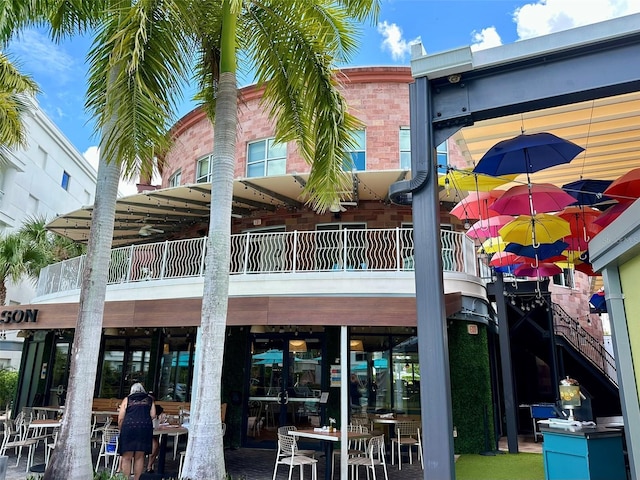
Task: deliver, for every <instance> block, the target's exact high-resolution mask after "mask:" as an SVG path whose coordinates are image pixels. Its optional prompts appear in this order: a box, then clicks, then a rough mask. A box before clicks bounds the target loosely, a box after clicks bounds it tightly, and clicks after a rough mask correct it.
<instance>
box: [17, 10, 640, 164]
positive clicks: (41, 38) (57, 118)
mask: <svg viewBox="0 0 640 480" xmlns="http://www.w3.org/2000/svg"><path fill="white" fill-rule="evenodd" d="M381 5H382V8H381V13H380V16H379V19H378V23H377V24H376V25H366V26H363V27H362V29H363V35H362V37H361V46H360V50H359V53H358V54H357V55H356V56H355V57H354V58H353V60H352V62H350V64H349V66H371V65H407V66H408V65H409V60H410V55H409V49H410V45H411V44H412V43H413V42H415V41H417V40H419V41H421V42H422V44H423V46H424V48H425V50H426V51H427V53H438V52H442V51H445V50H450V49H453V48H457V47H462V46H467V45H473V48H475V49H480V48H490V47H493V46H497V45H501V44H506V43H513V42H515V41H518V40H520V39H525V38H531V37H535V36H539V35H544V34H547V33H553V32H556V31H560V30H566V29H568V28H572V27H576V26H580V25H585V24H589V23H594V22H599V21H603V20H607V19H609V18H613V17H618V16H621V15H627V14H631V13H637V12H640V0H546V1H538V2H524V1H517V0H381ZM89 46H90V41H89V39H74V40H73V41H66V42H64V43H61V44H53V43H51V42H50V41H49V40H48V39H47V37H46V35H45V34H43V33H42V32H40V31H27V32H24V33H23V34H22V35H21V36H20V37H19V38H17V39H16V40H15V41H14V42H12V44H11V45H10V46H9V49H8V52H9V54H10V55H11V58H12V59H13V60H14V61H16V63H18V64H19V65H20V67H21V69H22V71H23V72H25V73H29V74H30V75H32V76H33V77H34V78H35V79H36V81H37V82H38V83H39V85H40V88H41V90H42V93H41V94H40V95H39V96H38V101H39V103H40V106H41V108H42V109H43V110H44V111H45V112H46V113H47V115H48V116H49V117H50V118H51V120H52V121H53V122H54V123H55V124H56V125H57V126H58V127H59V128H60V130H61V131H62V132H63V133H64V134H65V135H66V137H67V138H68V139H69V140H70V141H71V143H72V144H73V145H74V146H75V147H76V148H77V149H78V151H79V152H81V153H83V154H84V155H85V157H86V158H87V159H88V161H90V162H91V163H93V164H97V149H96V147H95V145H97V143H98V142H97V139H96V138H95V137H93V136H92V131H93V124H92V121H91V118H90V117H89V116H88V115H87V114H86V113H85V112H84V100H85V99H84V93H85V90H86V65H85V63H84V58H85V56H86V53H87V50H88V48H89ZM194 105H195V104H194V103H193V102H191V101H190V98H189V96H188V94H187V95H186V96H185V101H184V102H183V103H182V104H181V107H180V111H179V112H178V116H179V117H180V116H182V115H185V114H186V113H188V112H189V111H190V110H191V109H193V107H194Z"/></svg>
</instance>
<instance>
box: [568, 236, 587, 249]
mask: <svg viewBox="0 0 640 480" xmlns="http://www.w3.org/2000/svg"><path fill="white" fill-rule="evenodd" d="M562 240H563V241H565V242H567V244H568V245H569V246H568V247H567V250H568V251H570V252H584V251H585V250H586V249H587V248H589V241H587V240H585V239H584V238H583V237H582V236H580V237H574V236H569V237H564V238H563V239H562Z"/></svg>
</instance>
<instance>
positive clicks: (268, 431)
mask: <svg viewBox="0 0 640 480" xmlns="http://www.w3.org/2000/svg"><path fill="white" fill-rule="evenodd" d="M251 348H252V349H251V352H252V353H251V368H250V375H249V379H248V382H249V385H248V391H249V395H248V397H247V398H248V402H247V405H246V409H245V410H246V412H247V413H246V444H247V445H248V446H256V445H260V446H263V447H268V446H275V444H276V442H277V432H278V427H280V426H284V425H295V426H296V427H298V428H311V427H313V426H319V425H320V408H319V407H320V393H321V388H322V343H321V341H320V338H318V337H311V336H302V335H294V334H271V335H256V336H255V337H254V338H252V346H251Z"/></svg>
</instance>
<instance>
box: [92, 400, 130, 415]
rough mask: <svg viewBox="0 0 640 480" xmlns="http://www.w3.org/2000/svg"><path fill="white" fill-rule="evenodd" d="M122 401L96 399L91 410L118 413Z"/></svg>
mask: <svg viewBox="0 0 640 480" xmlns="http://www.w3.org/2000/svg"><path fill="white" fill-rule="evenodd" d="M120 403H122V400H120V399H118V398H94V399H93V406H92V407H91V410H92V411H94V412H117V411H118V407H119V406H120Z"/></svg>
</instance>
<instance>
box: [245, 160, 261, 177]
mask: <svg viewBox="0 0 640 480" xmlns="http://www.w3.org/2000/svg"><path fill="white" fill-rule="evenodd" d="M247 176H248V177H264V162H261V163H257V164H253V165H249V166H248V167H247Z"/></svg>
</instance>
